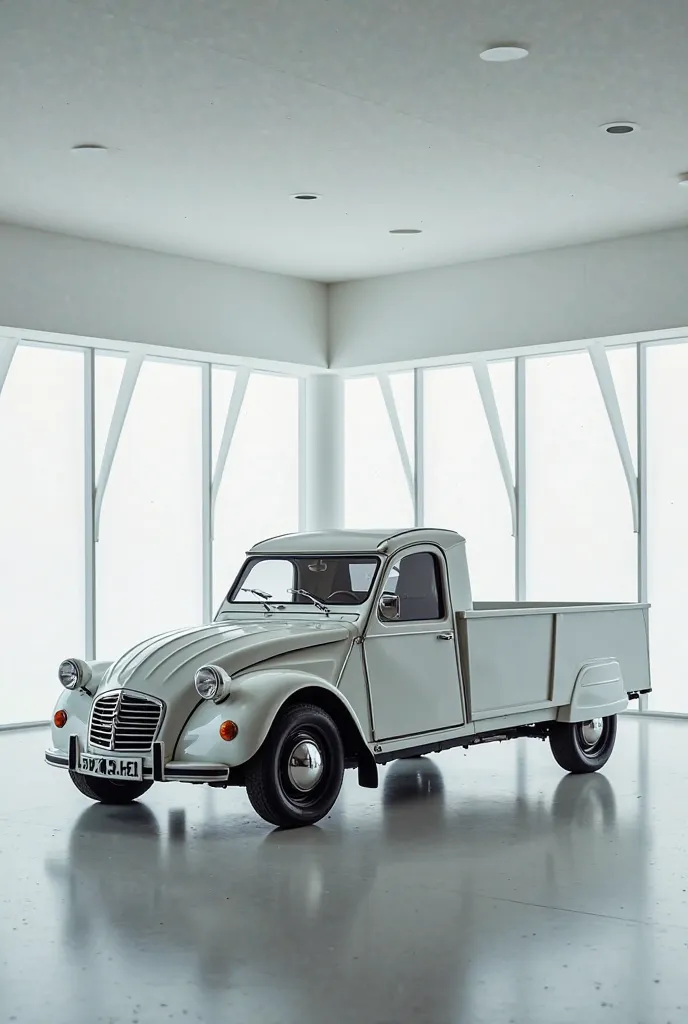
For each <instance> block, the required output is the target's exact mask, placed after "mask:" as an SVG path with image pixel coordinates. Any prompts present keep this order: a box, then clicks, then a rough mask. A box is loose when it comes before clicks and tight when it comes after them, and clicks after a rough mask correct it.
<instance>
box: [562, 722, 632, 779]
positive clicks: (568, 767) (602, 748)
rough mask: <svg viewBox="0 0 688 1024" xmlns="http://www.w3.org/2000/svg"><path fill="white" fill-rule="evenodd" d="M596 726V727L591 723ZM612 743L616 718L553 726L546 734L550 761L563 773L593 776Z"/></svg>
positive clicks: (602, 765) (605, 759)
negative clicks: (552, 758)
mask: <svg viewBox="0 0 688 1024" xmlns="http://www.w3.org/2000/svg"><path fill="white" fill-rule="evenodd" d="M597 722H599V723H600V726H599V727H597V726H596V725H595V724H594V723H597ZM615 740H616V715H609V717H607V718H601V719H595V720H594V722H593V721H590V722H573V723H571V724H567V723H565V722H555V723H554V724H553V726H552V728H551V731H550V734H549V745H550V747H551V748H552V753H553V754H554V759H555V760H556V762H557V764H559V765H561V767H562V768H563V769H564V771H565V772H573V773H574V774H576V775H578V774H581V773H582V772H596V771H597V770H598V768H602V767H604V765H605V764H606V763H607V761H608V760H609V758H610V756H611V752H612V750H613V749H614V742H615Z"/></svg>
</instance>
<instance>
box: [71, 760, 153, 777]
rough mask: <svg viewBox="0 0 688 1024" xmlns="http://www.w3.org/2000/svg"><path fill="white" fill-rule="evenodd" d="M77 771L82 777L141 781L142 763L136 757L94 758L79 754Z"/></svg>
mask: <svg viewBox="0 0 688 1024" xmlns="http://www.w3.org/2000/svg"><path fill="white" fill-rule="evenodd" d="M79 771H80V772H81V774H82V775H100V776H104V777H105V778H109V779H142V778H143V761H142V759H141V758H138V757H94V756H93V755H92V754H81V755H80V758H79Z"/></svg>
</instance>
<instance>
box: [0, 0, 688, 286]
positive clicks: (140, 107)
mask: <svg viewBox="0 0 688 1024" xmlns="http://www.w3.org/2000/svg"><path fill="white" fill-rule="evenodd" d="M511 41H513V42H523V43H525V44H526V45H528V46H530V48H531V56H530V57H529V58H528V59H526V60H523V61H519V62H517V63H514V64H504V65H499V64H485V63H484V62H482V61H481V60H479V58H478V54H479V52H480V50H482V49H483V48H484V47H485V46H487V45H490V44H493V43H499V42H511ZM686 53H688V4H687V3H686V0H658V2H656V3H653V4H648V3H647V0H606V2H604V3H602V4H600V2H599V0H577V2H575V3H573V2H570V0H518V2H515V0H375V2H370V0H195V2H189V0H49V2H46V0H0V83H1V88H0V139H1V146H0V220H5V221H9V222H12V223H21V224H27V225H31V226H34V227H40V228H45V229H48V230H54V231H61V232H65V233H69V234H74V235H80V236H82V237H87V238H97V239H103V240H107V241H112V242H119V243H123V244H126V245H132V246H140V247H144V248H149V249H155V250H160V251H162V252H172V253H178V254H181V255H186V256H192V257H198V258H202V259H210V260H217V261H220V262H228V263H235V264H239V265H243V266H248V267H257V268H260V269H264V270H273V271H278V272H280V273H287V274H295V275H298V276H303V277H309V278H314V279H316V280H322V281H336V280H343V279H348V278H355V277H366V276H370V275H376V274H384V273H393V272H396V271H401V270H409V269H416V268H420V267H427V266H434V265H439V264H443V263H452V262H457V261H461V260H472V259H477V258H481V257H487V256H496V255H503V254H506V253H514V252H521V251H526V250H532V249H540V248H548V247H551V246H561V245H566V244H569V243H575V242H582V241H588V240H590V241H591V240H597V239H601V238H609V237H616V236H620V235H624V234H633V233H637V232H643V231H648V230H653V229H657V228H664V227H671V226H675V225H685V224H688V189H686V188H679V187H678V185H677V184H676V176H677V175H678V174H679V173H680V172H682V171H688V132H686V122H685V118H686V110H687V109H688V71H687V70H686V68H687V66H688V63H687V60H686ZM624 118H628V119H630V120H633V121H636V122H638V123H639V124H640V125H642V131H640V132H638V133H637V134H634V135H630V136H627V137H611V136H607V135H605V134H604V133H603V132H601V131H599V130H598V127H597V126H598V125H600V124H602V123H604V122H608V121H613V120H618V119H624ZM84 142H99V143H103V144H104V145H107V146H109V147H111V150H112V151H111V152H110V154H109V155H108V156H105V157H83V156H82V157H77V156H75V155H73V154H72V153H71V152H70V148H71V146H72V145H74V144H78V143H84ZM303 190H312V191H315V192H318V193H321V194H322V199H321V200H319V201H318V202H316V203H310V204H306V203H297V202H294V201H293V200H290V198H289V196H290V194H291V193H293V192H297V191H303ZM402 227H421V228H422V229H423V234H422V235H417V236H412V237H403V236H401V237H400V236H397V237H395V236H391V235H389V233H388V232H389V230H390V229H392V228H402Z"/></svg>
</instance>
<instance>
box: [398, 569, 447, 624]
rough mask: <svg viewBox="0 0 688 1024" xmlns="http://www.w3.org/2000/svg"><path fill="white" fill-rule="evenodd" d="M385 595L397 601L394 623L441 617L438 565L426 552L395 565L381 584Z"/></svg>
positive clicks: (442, 602)
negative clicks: (395, 620) (397, 611)
mask: <svg viewBox="0 0 688 1024" xmlns="http://www.w3.org/2000/svg"><path fill="white" fill-rule="evenodd" d="M385 593H392V594H396V595H397V597H398V598H399V618H398V619H397V622H424V621H428V620H431V619H443V618H444V601H443V597H442V575H441V572H440V566H439V562H438V560H437V558H436V556H435V555H433V554H431V553H430V552H429V551H415V552H413V553H412V554H409V555H403V557H402V558H400V559H399V560H398V561H397V562H395V563H394V565H393V566H392V569H391V570H390V573H389V576H388V578H387V582H386V583H385Z"/></svg>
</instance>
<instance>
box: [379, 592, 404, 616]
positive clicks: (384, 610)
mask: <svg viewBox="0 0 688 1024" xmlns="http://www.w3.org/2000/svg"><path fill="white" fill-rule="evenodd" d="M377 609H378V612H379V614H380V618H381V619H384V621H385V622H394V620H395V619H398V618H399V615H400V613H401V606H400V602H399V596H398V595H397V594H383V595H382V597H381V598H380V600H379V602H378V606H377Z"/></svg>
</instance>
